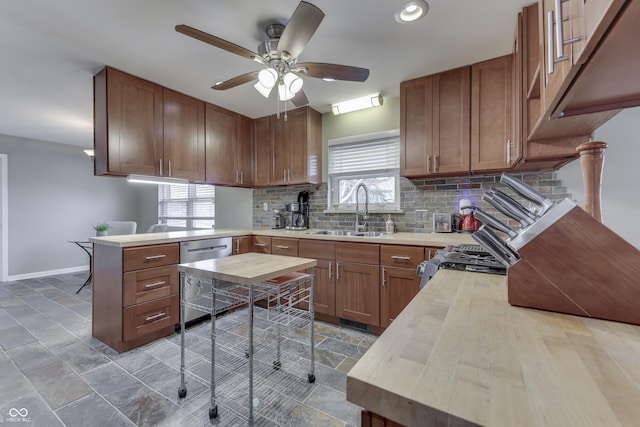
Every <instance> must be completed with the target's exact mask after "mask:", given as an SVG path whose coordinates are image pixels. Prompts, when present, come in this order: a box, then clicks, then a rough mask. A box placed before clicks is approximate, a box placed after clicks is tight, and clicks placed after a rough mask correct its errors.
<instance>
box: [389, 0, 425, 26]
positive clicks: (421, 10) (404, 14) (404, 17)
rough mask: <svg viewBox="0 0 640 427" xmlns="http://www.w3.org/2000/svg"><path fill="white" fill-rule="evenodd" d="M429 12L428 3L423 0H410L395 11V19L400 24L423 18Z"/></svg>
mask: <svg viewBox="0 0 640 427" xmlns="http://www.w3.org/2000/svg"><path fill="white" fill-rule="evenodd" d="M427 12H429V3H427V2H426V1H425V0H410V1H408V2H407V3H405V4H404V5H402V8H401V9H400V10H399V11H397V12H396V13H395V19H396V21H397V22H400V23H401V24H404V23H407V22H414V21H417V20H418V19H420V18H423V17H424V16H425V15H426V14H427Z"/></svg>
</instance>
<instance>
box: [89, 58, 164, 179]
mask: <svg viewBox="0 0 640 427" xmlns="http://www.w3.org/2000/svg"><path fill="white" fill-rule="evenodd" d="M94 119H95V124H94V137H95V150H96V153H95V154H96V155H95V173H96V175H103V174H116V175H128V174H141V175H149V176H155V175H159V173H160V160H161V159H162V157H163V155H162V87H161V86H158V85H156V84H154V83H151V82H148V81H146V80H142V79H139V78H137V77H134V76H131V75H129V74H126V73H123V72H120V71H118V70H114V69H113V68H109V67H106V68H104V69H103V70H102V71H100V73H98V74H96V76H95V77H94Z"/></svg>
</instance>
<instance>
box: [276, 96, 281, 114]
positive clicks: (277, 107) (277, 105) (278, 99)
mask: <svg viewBox="0 0 640 427" xmlns="http://www.w3.org/2000/svg"><path fill="white" fill-rule="evenodd" d="M276 119H278V120H280V97H279V96H278V95H276Z"/></svg>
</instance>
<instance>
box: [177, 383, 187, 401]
mask: <svg viewBox="0 0 640 427" xmlns="http://www.w3.org/2000/svg"><path fill="white" fill-rule="evenodd" d="M186 395H187V387H185V386H180V387H178V397H179V398H180V399H182V398H183V397H185V396H186Z"/></svg>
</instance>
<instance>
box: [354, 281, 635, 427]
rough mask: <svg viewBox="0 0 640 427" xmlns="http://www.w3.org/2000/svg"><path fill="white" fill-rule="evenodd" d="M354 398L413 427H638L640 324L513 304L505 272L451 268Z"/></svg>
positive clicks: (406, 316) (367, 364)
mask: <svg viewBox="0 0 640 427" xmlns="http://www.w3.org/2000/svg"><path fill="white" fill-rule="evenodd" d="M602 285H603V286H606V283H603V284H602ZM347 400H349V401H351V402H353V403H355V404H357V405H360V406H362V407H364V408H365V409H368V410H370V411H371V412H374V413H377V414H379V415H381V416H383V417H385V418H387V419H390V420H393V421H395V422H397V423H400V424H403V425H405V426H436V425H437V426H443V425H455V426H472V425H482V426H505V427H513V426H518V427H521V426H541V427H542V426H544V427H549V426H559V427H560V426H562V427H565V426H581V427H582V426H607V427H611V426H638V425H640V326H634V325H630V324H624V323H616V322H611V321H604V320H596V319H591V318H584V317H578V316H571V315H564V314H559V313H552V312H546V311H540V310H534V309H527V308H520V307H515V306H511V305H509V304H508V302H507V287H506V280H505V277H504V276H497V275H491V274H479V273H468V272H461V271H452V270H440V271H439V272H438V273H437V274H436V275H435V276H434V277H433V278H432V279H431V281H430V282H429V284H428V285H427V286H425V288H423V289H422V290H421V291H420V293H419V294H418V295H417V296H416V297H415V298H414V299H413V300H412V301H411V302H410V303H409V305H408V306H407V307H406V308H405V309H404V311H402V313H401V314H400V315H399V316H398V317H397V318H396V319H395V320H394V321H393V323H392V324H391V326H390V327H389V328H387V329H386V331H385V332H384V333H383V334H382V335H381V336H380V337H379V338H378V339H377V340H376V342H375V343H374V344H373V346H371V348H370V349H369V350H368V351H367V352H366V353H365V355H364V356H363V357H362V358H361V359H360V360H359V361H358V362H357V363H356V365H355V366H354V367H353V368H352V369H351V371H350V372H349V374H348V376H347Z"/></svg>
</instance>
